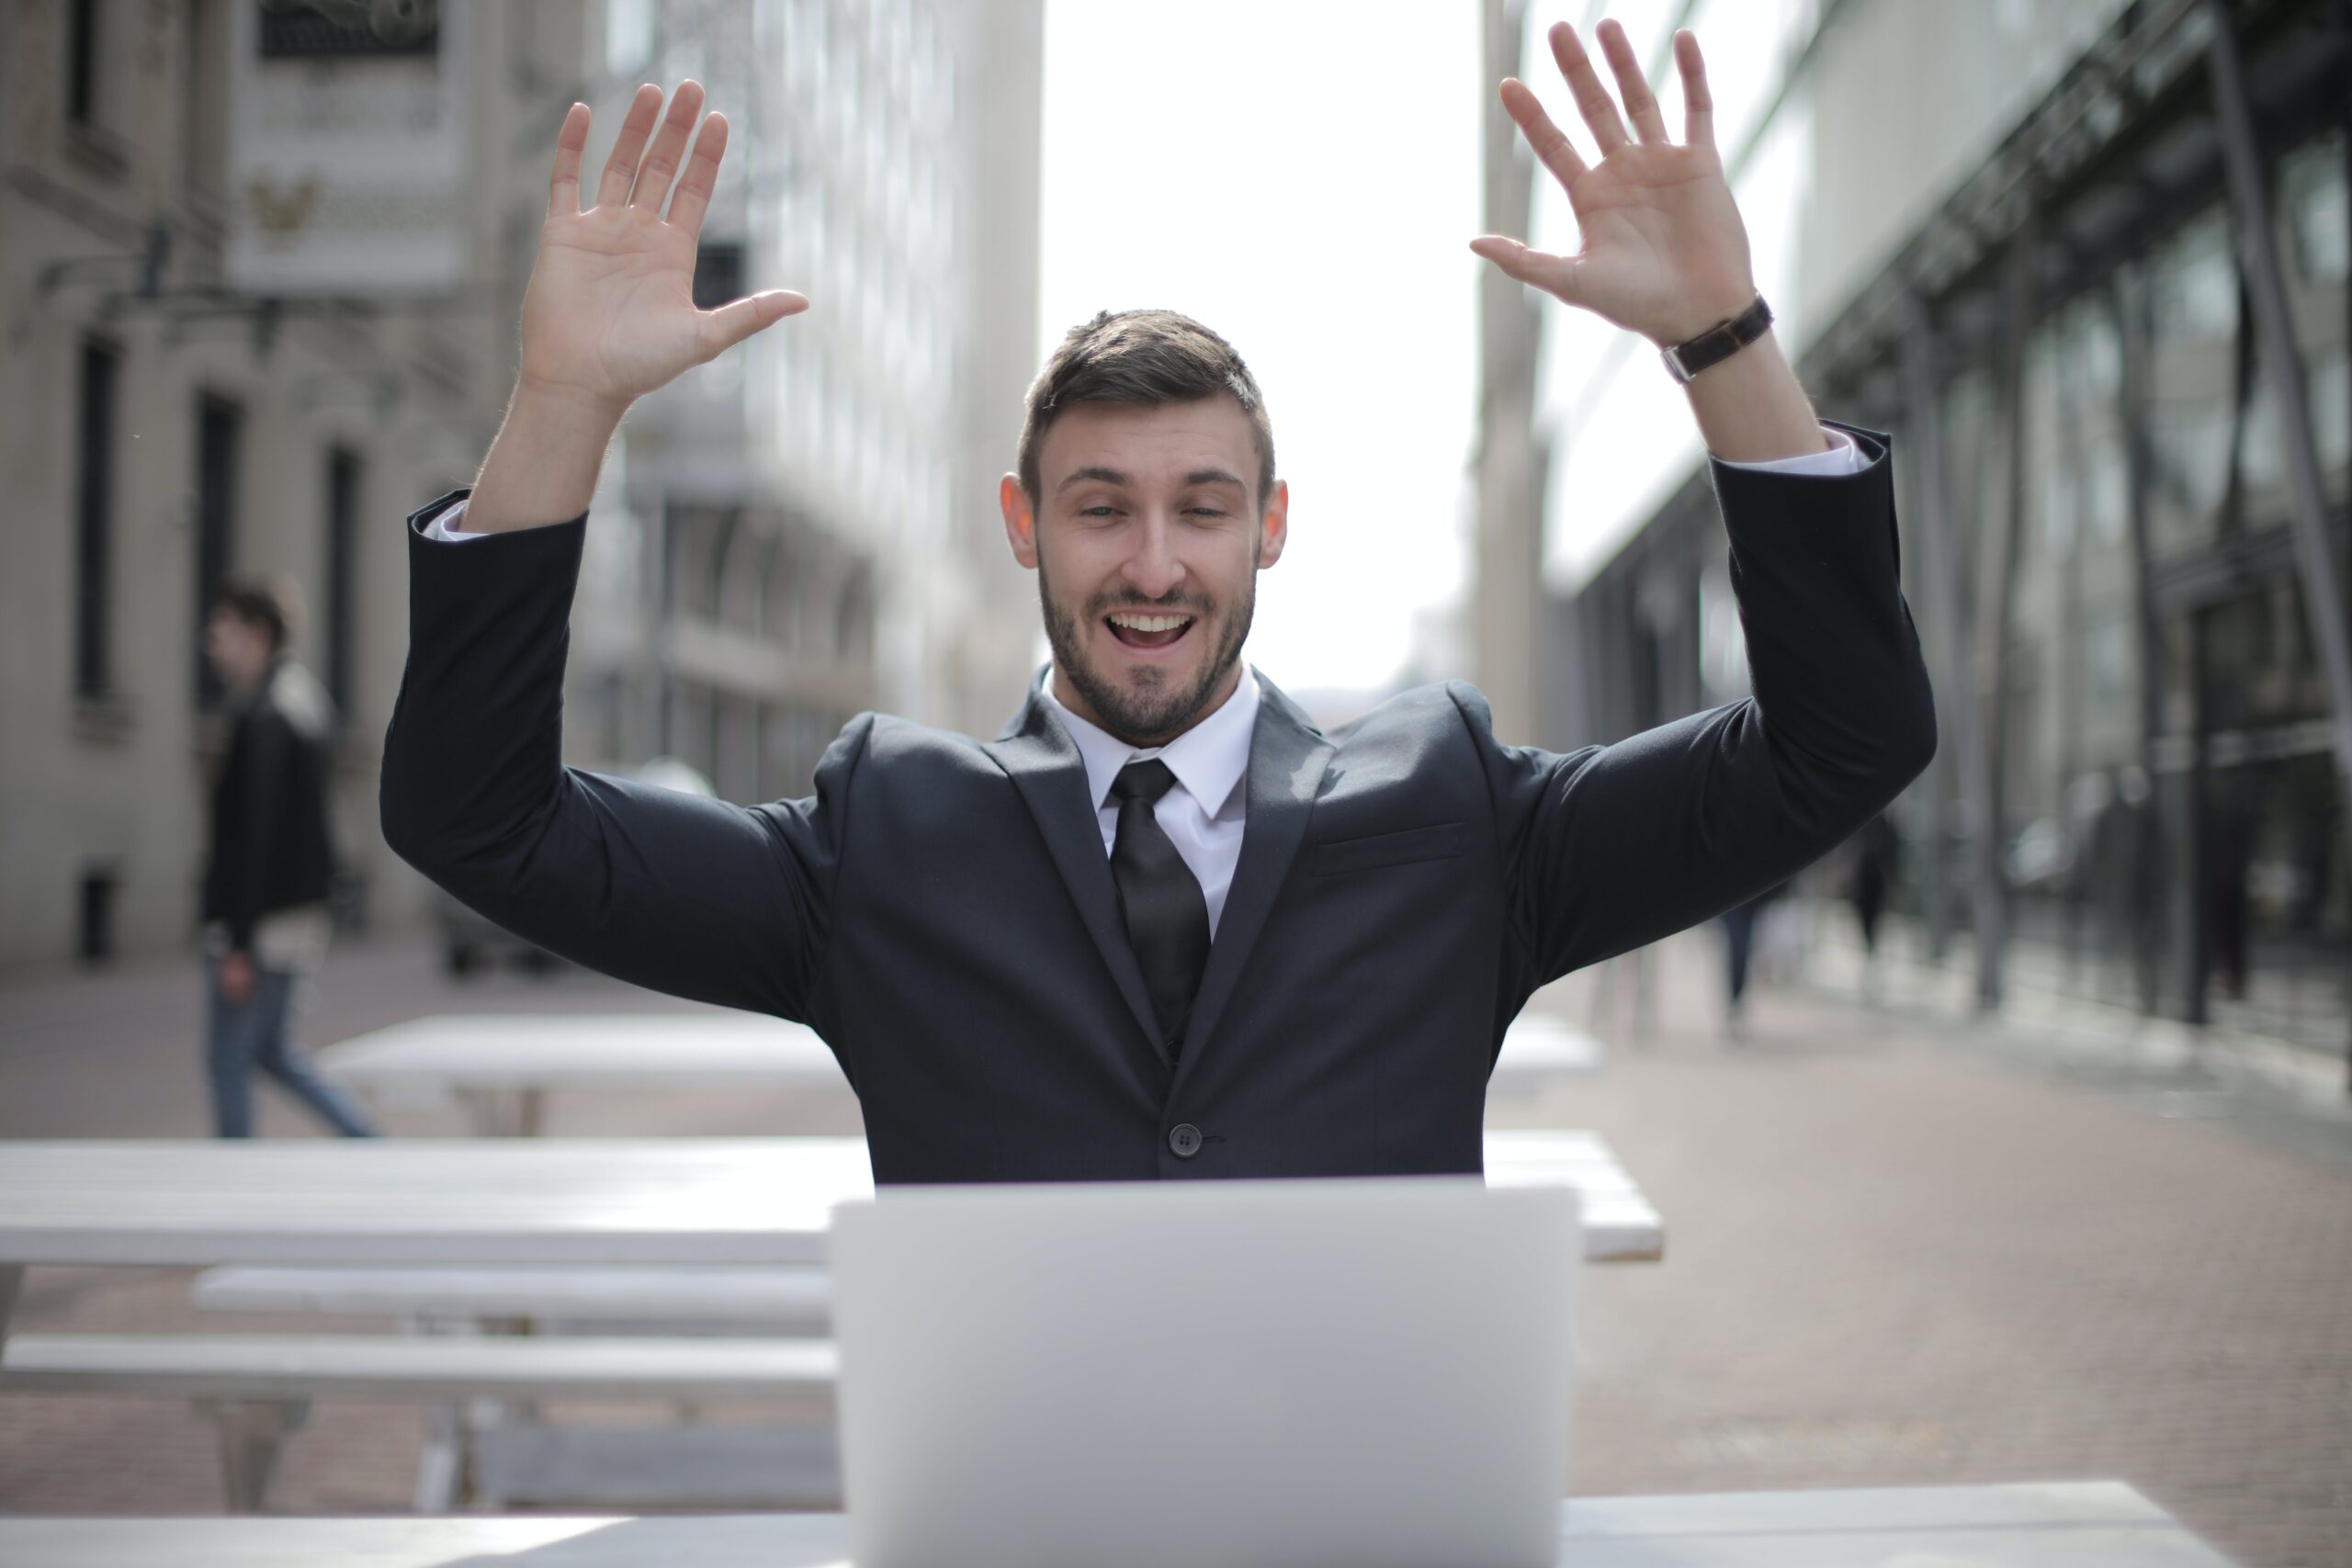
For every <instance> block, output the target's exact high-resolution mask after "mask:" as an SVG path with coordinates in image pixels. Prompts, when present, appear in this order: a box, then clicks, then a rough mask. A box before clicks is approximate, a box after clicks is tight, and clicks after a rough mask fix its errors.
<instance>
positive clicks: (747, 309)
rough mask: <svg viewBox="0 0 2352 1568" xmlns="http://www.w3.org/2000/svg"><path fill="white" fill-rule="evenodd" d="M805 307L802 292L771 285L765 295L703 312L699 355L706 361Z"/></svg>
mask: <svg viewBox="0 0 2352 1568" xmlns="http://www.w3.org/2000/svg"><path fill="white" fill-rule="evenodd" d="M808 308H809V300H808V298H807V297H806V296H805V295H800V294H795V293H794V292H793V291H792V290H790V289H789V288H771V289H769V290H768V291H767V292H766V293H764V294H751V295H746V296H745V297H744V298H742V299H736V300H732V301H729V303H727V304H724V305H721V306H720V307H719V308H718V310H705V311H702V312H701V313H700V320H701V328H702V335H701V341H700V344H699V346H700V348H701V351H702V357H703V359H704V360H705V361H706V362H707V361H709V360H713V359H716V358H718V356H719V355H722V354H724V353H726V352H727V351H728V350H729V349H730V348H732V347H734V346H735V345H736V344H739V343H741V342H742V341H743V340H744V339H745V338H747V337H750V336H751V335H752V333H755V332H758V331H760V330H761V329H763V328H764V327H772V326H774V325H775V323H776V322H778V321H782V320H784V319H785V317H786V316H797V315H798V314H799V313H800V312H801V311H803V310H807V309H808Z"/></svg>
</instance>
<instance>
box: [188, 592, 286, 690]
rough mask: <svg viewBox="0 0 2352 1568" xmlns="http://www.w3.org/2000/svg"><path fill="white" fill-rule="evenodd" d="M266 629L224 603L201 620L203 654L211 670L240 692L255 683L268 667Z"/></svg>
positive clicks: (267, 637)
mask: <svg viewBox="0 0 2352 1568" xmlns="http://www.w3.org/2000/svg"><path fill="white" fill-rule="evenodd" d="M270 652H271V649H270V644H269V628H268V627H266V626H256V625H254V623H253V622H251V621H248V620H244V619H243V618H241V617H240V616H239V615H237V613H236V612H235V611H233V610H231V609H228V608H226V607H225V606H223V607H220V608H216V609H215V610H213V612H212V613H211V615H209V616H207V617H206V618H205V622H204V654H205V657H206V658H207V659H209V660H211V661H212V670H213V673H215V674H217V675H219V676H220V679H221V680H222V682H225V683H227V684H228V685H230V686H231V687H233V688H235V689H237V690H239V691H243V690H244V689H246V688H247V687H250V686H254V685H255V684H258V683H259V682H260V680H261V677H262V672H263V671H266V670H267V669H268V668H269V656H270Z"/></svg>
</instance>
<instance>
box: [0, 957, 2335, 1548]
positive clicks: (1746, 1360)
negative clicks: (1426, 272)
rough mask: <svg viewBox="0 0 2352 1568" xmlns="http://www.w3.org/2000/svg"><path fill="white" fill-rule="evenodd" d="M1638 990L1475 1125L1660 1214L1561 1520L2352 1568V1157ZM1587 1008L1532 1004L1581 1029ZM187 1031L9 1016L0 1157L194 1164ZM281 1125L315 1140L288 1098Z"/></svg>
mask: <svg viewBox="0 0 2352 1568" xmlns="http://www.w3.org/2000/svg"><path fill="white" fill-rule="evenodd" d="M1653 963H1654V975H1655V977H1656V986H1655V990H1656V994H1657V1005H1656V1008H1655V1017H1654V1018H1653V1019H1652V1020H1650V1021H1649V1026H1648V1027H1647V1028H1646V1029H1644V1030H1640V1031H1635V1030H1634V1028H1633V1027H1632V1025H1631V1021H1630V1012H1629V1010H1628V1009H1627V1008H1626V1007H1625V1006H1624V1003H1625V1000H1626V998H1625V997H1624V995H1623V992H1624V990H1625V989H1626V987H1624V985H1623V979H1624V976H1623V975H1622V974H1620V975H1619V976H1615V977H1614V979H1615V981H1616V982H1617V989H1618V992H1619V994H1618V995H1617V996H1616V997H1615V998H1613V1000H1614V1001H1615V1002H1616V1004H1617V1006H1615V1007H1614V1008H1613V1009H1611V1010H1608V1011H1607V1012H1605V1013H1604V1014H1603V1015H1602V1017H1601V1019H1600V1029H1599V1032H1600V1033H1601V1034H1602V1036H1603V1037H1604V1038H1605V1039H1606V1040H1608V1041H1609V1043H1610V1045H1611V1060H1610V1063H1609V1066H1608V1067H1607V1068H1606V1070H1605V1071H1603V1072H1602V1073H1600V1074H1599V1075H1597V1076H1592V1077H1580V1078H1577V1079H1572V1080H1567V1081H1565V1082H1563V1083H1560V1084H1558V1085H1556V1086H1555V1087H1552V1088H1549V1089H1544V1090H1542V1091H1539V1092H1532V1093H1525V1094H1503V1093H1498V1094H1497V1096H1496V1097H1495V1098H1494V1100H1493V1101H1492V1105H1491V1116H1492V1120H1493V1121H1495V1122H1497V1123H1498V1124H1503V1125H1510V1124H1516V1125H1533V1124H1551V1125H1577V1126H1590V1127H1594V1128H1597V1129H1599V1130H1600V1132H1601V1133H1602V1134H1604V1135H1606V1136H1607V1137H1608V1138H1609V1139H1610V1140H1611V1144H1612V1145H1614V1146H1615V1148H1616V1150H1617V1152H1618V1154H1619V1155H1620V1156H1622V1157H1623V1160H1624V1161H1625V1163H1626V1165H1627V1167H1628V1168H1629V1169H1631V1170H1632V1171H1633V1172H1634V1176H1635V1178H1636V1179H1638V1180H1639V1181H1640V1182H1641V1183H1642V1184H1643V1187H1644V1189H1645V1190H1646V1191H1647V1192H1648V1193H1649V1194H1650V1195H1651V1196H1652V1197H1653V1198H1654V1199H1655V1200H1656V1201H1657V1204H1658V1206H1659V1208H1660V1210H1661V1211H1662V1212H1663V1213H1664V1214H1665V1215H1666V1218H1667V1223H1668V1251H1667V1258H1666V1261H1665V1262H1664V1263H1663V1264H1661V1265H1659V1266H1657V1267H1655V1268H1646V1267H1645V1268H1640V1269H1632V1268H1627V1269H1596V1270H1590V1271H1588V1272H1587V1273H1586V1274H1585V1275H1584V1276H1583V1280H1584V1283H1583V1285H1582V1295H1581V1305H1580V1321H1579V1340H1580V1349H1581V1352H1582V1356H1583V1371H1582V1376H1581V1378H1580V1382H1579V1389H1578V1406H1577V1431H1576V1442H1575V1453H1574V1459H1573V1464H1572V1468H1571V1474H1570V1477H1569V1482H1570V1485H1571V1487H1572V1488H1573V1489H1574V1490H1576V1491H1578V1492H1583V1493H1623V1492H1675V1491H1702V1490H1734V1489H1745V1488H1758V1487H1798V1486H1832V1485H1874V1484H1892V1483H1935V1482H1945V1481H1997V1480H2018V1479H2063V1478H2082V1477H2090V1476H2106V1475H2114V1476H2120V1477H2121V1478H2123V1479H2125V1480H2128V1481H2131V1482H2132V1483H2135V1484H2137V1485H2139V1486H2140V1487H2141V1488H2143V1490H2144V1491H2146V1492H2147V1493H2148V1494H2149V1495H2151V1496H2153V1497H2154V1498H2155V1499H2157V1500H2158V1501H2159V1502H2161V1503H2162V1504H2164V1505H2165V1506H2167V1507H2169V1508H2171V1509H2172V1510H2174V1511H2175V1512H2176V1513H2177V1514H2178V1515H2179V1516H2180V1517H2181V1518H2182V1519H2183V1520H2184V1521H2185V1522H2187V1523H2188V1525H2189V1526H2190V1527H2191V1528H2192V1529H2196V1530H2198V1531H2199V1532H2200V1533H2201V1534H2203V1535H2204V1536H2205V1537H2206V1538H2207V1539H2209V1540H2211V1541H2213V1542H2214V1543H2215V1544H2216V1545H2217V1546H2219V1547H2221V1548H2222V1550H2223V1551H2227V1552H2229V1553H2231V1554H2232V1555H2233V1556H2234V1557H2235V1558H2236V1559H2237V1560H2238V1561H2240V1562H2243V1563H2245V1564H2246V1565H2247V1568H2343V1565H2344V1564H2346V1563H2347V1562H2352V1463H2347V1456H2352V1310H2346V1304H2345V1303H2347V1302H2352V1161H2348V1160H2340V1159H2337V1158H2335V1157H2333V1156H2332V1155H2331V1154H2330V1153H2329V1152H2328V1151H2329V1147H2330V1146H2331V1145H2327V1143H2326V1141H2325V1138H2324V1136H2323V1137H2321V1138H2320V1139H2319V1140H2318V1141H2317V1142H2314V1143H2312V1144H2309V1145H2299V1144H2296V1143H2295V1142H2293V1141H2292V1140H2291V1139H2281V1138H2278V1137H2276V1136H2273V1135H2272V1134H2271V1131H2270V1130H2267V1129H2266V1127H2265V1126H2264V1125H2262V1124H2261V1123H2260V1122H2259V1119H2257V1118H2249V1117H2245V1116H2233V1115H2221V1114H2206V1115H2196V1116H2187V1115H2178V1114H2173V1115H2167V1114H2165V1113H2163V1111H2164V1105H2163V1103H2162V1102H2161V1101H2160V1100H2151V1099H2149V1098H2148V1097H2147V1096H2145V1095H2143V1094H2140V1093H2138V1092H2137V1091H2136V1090H2135V1089H2132V1088H2131V1086H2130V1085H2128V1084H2115V1083H2105V1082H2097V1081H2071V1080H2067V1079H2062V1078H2059V1077H2052V1076H2051V1075H2050V1074H2048V1073H2045V1072H2042V1071H2041V1070H2038V1069H2037V1070H2024V1069H2025V1061H2026V1058H2025V1057H2024V1056H2023V1055H2011V1056H2009V1057H2008V1058H2007V1059H2005V1058H2003V1057H2001V1056H1996V1055H1992V1054H1989V1053H1988V1052H1986V1051H1985V1050H1983V1049H1980V1048H1979V1047H1978V1046H1977V1045H1976V1044H1974V1043H1971V1042H1970V1041H1968V1040H1966V1039H1963V1038H1958V1037H1955V1036H1954V1034H1953V1033H1952V1032H1951V1030H1950V1029H1949V1028H1947V1027H1945V1026H1943V1025H1939V1024H1937V1023H1935V1022H1933V1021H1928V1020H1924V1019H1913V1018H1910V1017H1907V1016H1904V1015H1899V1014H1894V1015H1890V1014H1886V1013H1874V1012H1871V1011H1869V1010H1863V1009H1860V1008H1857V1007H1854V1006H1851V1005H1848V1004H1846V1003H1843V1002H1840V1001H1838V1000H1835V999H1833V998H1829V997H1826V996H1824V995H1821V994H1817V993H1814V992H1804V991H1792V990H1774V989H1770V988H1768V989H1766V990H1765V991H1764V992H1763V993H1762V994H1761V995H1760V996H1758V998H1756V999H1755V1003H1754V1006H1753V1008H1752V1016H1751V1020H1750V1028H1749V1030H1748V1032H1747V1036H1746V1038H1745V1039H1744V1040H1743V1041H1741V1042H1738V1043H1732V1042H1729V1041H1727V1040H1725V1039H1724V1037H1723V1034H1722V1032H1721V1029H1720V1024H1719V1003H1718V1001H1717V999H1716V993H1715V986H1716V979H1715V970H1714V950H1713V938H1712V935H1711V934H1710V933H1706V932H1700V933H1694V934H1692V935H1691V936H1689V937H1686V938H1683V939H1679V940H1678V941H1677V942H1673V943H1669V944H1667V945H1666V947H1665V948H1664V949H1663V950H1662V951H1661V952H1660V953H1659V954H1658V956H1657V957H1656V958H1655V959H1654V960H1653ZM1599 992H1600V976H1575V977H1572V978H1571V980H1570V981H1568V982H1566V983H1564V984H1563V985H1562V986H1561V987H1555V990H1554V991H1553V992H1551V993H1549V994H1547V995H1546V997H1545V998H1543V1003H1544V1006H1546V1007H1549V1008H1553V1009H1556V1010H1561V1011H1562V1012H1564V1013H1565V1014H1566V1016H1567V1017H1569V1018H1570V1019H1571V1020H1572V1021H1578V1022H1589V1021H1591V1020H1592V1016H1593V1013H1592V1010H1593V1006H1594V1003H1595V1000H1596V998H1597V996H1598V994H1599ZM680 1005H682V1004H678V1003H675V1002H671V1001H666V1000H664V999H663V998H655V997H650V996H648V995H647V994H645V993H642V992H634V991H629V990H627V989H625V988H623V987H617V986H614V985H612V984H610V983H608V982H605V981H602V980H598V979H595V978H593V977H590V976H581V975H576V974H574V975H565V976H558V977H556V978H555V979H553V980H551V981H548V982H544V983H542V982H536V981H531V980H527V979H524V978H521V977H508V976H498V977H494V978H492V979H490V980H488V981H486V982H483V983H480V984H474V985H468V986H463V987H453V986H451V985H449V984H448V983H447V982H446V981H444V980H442V979H441V978H440V976H438V974H437V972H436V971H435V970H434V969H433V968H432V967H431V965H430V963H429V958H428V955H427V953H426V952H425V951H424V949H423V948H422V947H414V948H411V947H405V946H402V947H389V948H374V949H366V950H359V951H354V952H346V953H342V954H340V955H338V957H337V959H336V961H335V964H334V967H333V968H332V969H331V970H330V972H329V974H328V976H327V977H326V982H325V984H324V986H323V987H322V994H321V998H320V1000H319V1003H318V1006H317V1008H316V1009H315V1010H314V1012H313V1014H312V1021H311V1030H310V1033H311V1037H312V1038H314V1039H320V1040H324V1039H333V1038H339V1037H341V1036H342V1035H345V1034H348V1033H352V1032H357V1031H359V1030H363V1029H368V1028H374V1027H379V1026H380V1025H382V1024H385V1023H388V1022H391V1021H396V1020H397V1019H400V1018H402V1017H407V1016H413V1015H414V1014H416V1013H420V1012H426V1011H440V1010H454V1009H458V1008H464V1009H467V1010H503V1009H510V1008H511V1009H515V1010H559V1009H578V1010H606V1009H610V1008H614V1007H630V1008H657V1009H658V1008H670V1007H677V1006H680ZM195 1018H196V997H195V978H194V972H193V970H192V968H190V967H189V966H187V965H175V964H157V965H147V966H142V967H141V968H139V969H136V970H134V971H132V972H130V973H128V974H126V975H124V976H120V977H119V979H117V980H115V981H112V982H109V983H107V984H104V985H97V984H92V983H90V982H88V981H86V980H80V979H76V978H73V977H62V978H59V979H55V980H52V981H50V982H47V983H44V984H40V985H22V984H20V985H16V986H6V987H0V1136H28V1135H58V1134H80V1135H129V1136H135V1135H155V1134H168V1135H183V1136H184V1135H190V1134H198V1133H201V1131H202V1130H203V1108H202V1101H201V1098H200V1086H199V1080H198V1071H197V1062H196V1055H197V1044H196V1040H195V1034H194V1029H195ZM2022 1050H2023V1048H2022V1047H2019V1052H2020V1053H2021V1052H2022ZM2319 1125H2320V1127H2321V1130H2322V1133H2323V1134H2324V1132H2325V1127H2326V1123H2325V1122H2324V1121H2323V1122H2320V1123H2319ZM263 1126H264V1130H265V1132H266V1133H268V1134H272V1135H287V1134H307V1133H308V1131H309V1130H308V1129H307V1128H306V1127H305V1126H304V1125H303V1124H302V1123H301V1122H300V1119H299V1117H297V1116H296V1115H295V1114H294V1113H293V1112H291V1111H288V1110H287V1109H286V1108H285V1107H284V1106H283V1105H281V1104H278V1103H277V1102H275V1101H272V1102H270V1103H269V1106H268V1109H267V1111H266V1113H265V1116H264V1120H263ZM392 1126H393V1130H394V1131H395V1132H398V1133H408V1134H419V1133H426V1132H455V1131H458V1121H457V1118H456V1116H455V1115H454V1113H452V1112H447V1111H434V1112H430V1113H424V1112H401V1113H399V1114H397V1115H395V1116H394V1117H393V1119H392ZM856 1126H857V1119H856V1110H855V1106H854V1103H851V1102H849V1101H848V1100H846V1097H845V1096H842V1095H839V1094H836V1093H832V1092H830V1091H829V1092H821V1093H820V1092H806V1093H802V1094H799V1095H794V1094H789V1093H777V1094H775V1095H770V1096H756V1097H753V1096H744V1095H741V1094H736V1093H727V1094H718V1095H708V1096H695V1095H677V1096H661V1097H639V1096H631V1097H611V1098H608V1099H605V1100H590V1099H588V1098H586V1097H572V1098H569V1099H560V1100H558V1101H557V1103H556V1105H555V1106H554V1108H553V1130H554V1131H555V1132H557V1133H559V1134H563V1133H586V1132H594V1131H638V1132H648V1131H664V1130H668V1131H678V1132H698V1133H723V1132H732V1133H761V1132H786V1131H812V1132H813V1131H823V1132H845V1131H854V1130H855V1129H856ZM25 1317H26V1319H27V1320H28V1321H27V1326H28V1327H30V1326H36V1325H38V1326H41V1327H52V1328H53V1327H62V1326H66V1325H72V1326H75V1327H85V1328H105V1327H119V1328H131V1327H144V1328H156V1329H168V1328H172V1327H175V1326H192V1325H195V1324H196V1323H197V1322H198V1317H197V1314H195V1313H194V1312H193V1311H192V1309H190V1308H189V1307H188V1306H187V1275H186V1274H185V1273H182V1272H179V1271H173V1270H152V1271H124V1272H120V1273H105V1272H100V1271H93V1270H69V1269H55V1270H51V1269H40V1270H35V1271H34V1273H33V1275H32V1277H31V1280H30V1282H29V1289H28V1301H27V1303H26V1306H25ZM207 1321H209V1322H211V1323H212V1325H213V1326H216V1327H217V1326H219V1322H218V1320H217V1319H212V1320H207ZM281 1321H287V1322H288V1323H299V1321H300V1320H281ZM252 1326H254V1327H260V1326H264V1325H263V1324H262V1323H261V1322H259V1321H256V1322H254V1324H253V1325H252ZM417 1422H418V1418H417V1416H416V1415H415V1413H414V1412H413V1410H409V1409H407V1408H404V1407H398V1406H369V1405H362V1404H326V1405H322V1406H320V1407H319V1408H318V1410H317V1412H316V1413H315V1414H314V1416H313V1418H312V1424H311V1427H310V1428H309V1429H307V1430H305V1431H304V1432H303V1433H301V1434H300V1436H299V1437H298V1438H296V1440H295V1441H294V1443H293V1444H292V1445H291V1448H290V1450H289V1452H288V1465H287V1469H286V1472H285V1473H284V1474H283V1476H282V1477H281V1479H280V1484H279V1486H278V1488H277V1493H276V1494H275V1496H276V1501H277V1506H278V1507H280V1508H282V1509H284V1510H287V1511H300V1512H320V1511H363V1512H367V1511H399V1510H401V1508H403V1507H404V1506H405V1502H406V1498H407V1495H408V1491H409V1486H410V1483H411V1480H412V1478H413V1463H414V1457H415V1452H416V1443H417V1438H418V1425H417ZM213 1463H214V1461H213V1457H212V1453H211V1450H210V1447H209V1438H208V1436H207V1433H206V1431H205V1430H204V1428H202V1427H199V1426H198V1424H197V1423H196V1422H195V1420H194V1419H193V1418H192V1416H190V1415H189V1413H188V1411H187V1407H186V1405H185V1404H184V1403H181V1402H175V1401H168V1400H156V1401H146V1400H67V1399H51V1398H32V1397H13V1398H10V1399H6V1400H0V1511H6V1512H17V1513H29V1512H44V1513H47V1512H101V1513H179V1512H197V1513H204V1512H212V1511H216V1510H217V1509H218V1507H219V1491H218V1482H217V1478H216V1476H215V1473H214V1468H213Z"/></svg>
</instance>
